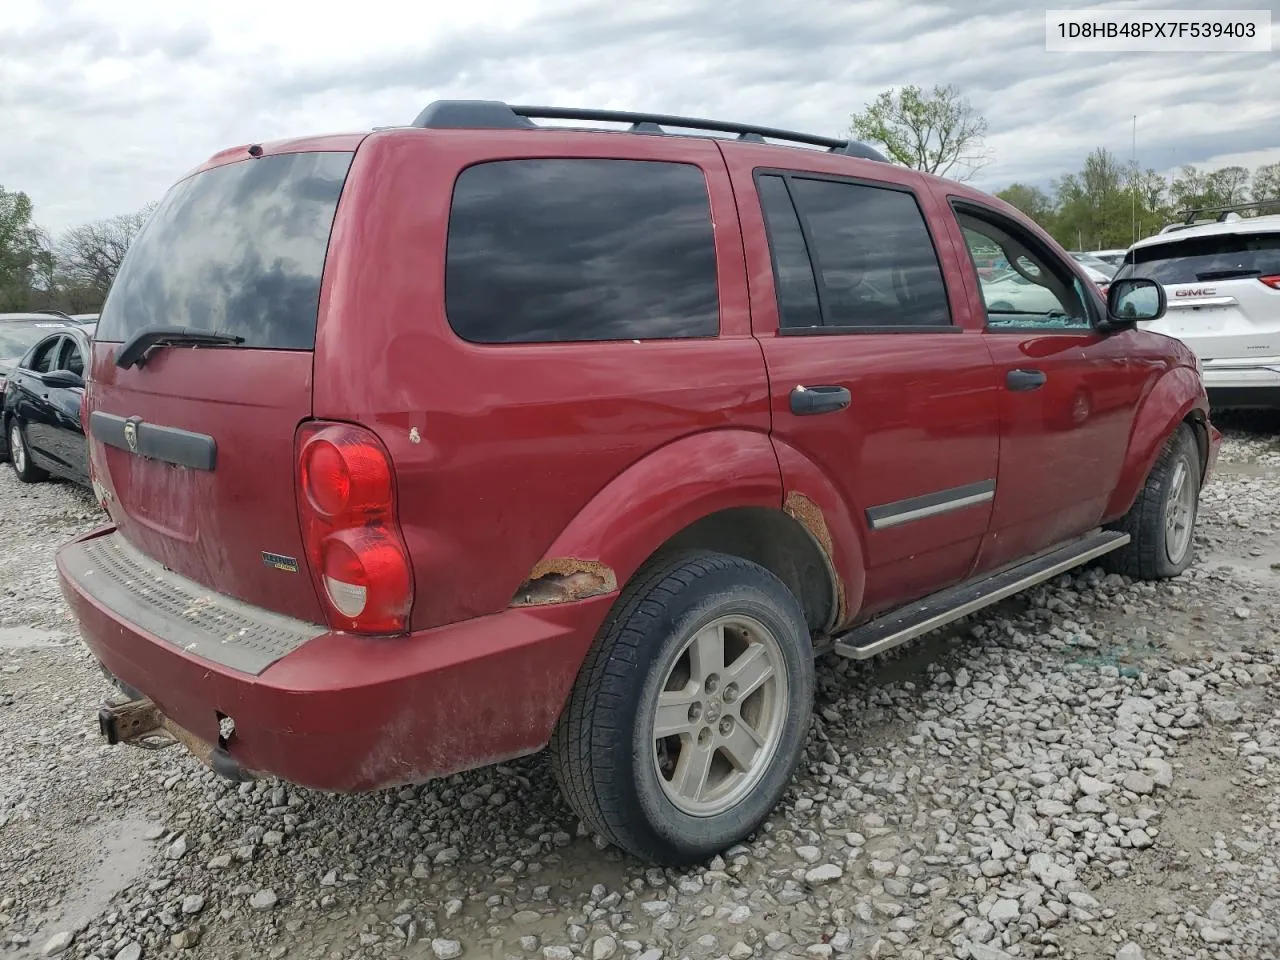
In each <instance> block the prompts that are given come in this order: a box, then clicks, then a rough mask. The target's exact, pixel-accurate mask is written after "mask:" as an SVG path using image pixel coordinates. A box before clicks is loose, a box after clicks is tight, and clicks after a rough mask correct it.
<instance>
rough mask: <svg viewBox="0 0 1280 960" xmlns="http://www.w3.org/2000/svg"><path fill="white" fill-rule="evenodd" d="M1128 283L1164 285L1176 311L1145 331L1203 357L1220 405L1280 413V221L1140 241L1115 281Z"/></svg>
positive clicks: (1214, 226) (1233, 223)
mask: <svg viewBox="0 0 1280 960" xmlns="http://www.w3.org/2000/svg"><path fill="white" fill-rule="evenodd" d="M1124 277H1149V278H1151V279H1152V280H1156V281H1158V282H1159V283H1160V284H1161V285H1163V286H1164V288H1165V292H1166V293H1167V294H1168V297H1169V309H1168V312H1167V313H1166V314H1165V315H1164V316H1163V317H1162V318H1161V319H1159V320H1154V321H1151V322H1150V323H1142V324H1140V326H1143V327H1146V328H1147V329H1150V330H1154V331H1156V332H1157V333H1164V334H1168V335H1169V336H1171V337H1177V338H1178V339H1179V340H1181V341H1183V342H1184V343H1186V345H1187V346H1189V347H1190V348H1191V349H1192V350H1193V351H1194V352H1195V354H1196V356H1197V357H1199V358H1200V367H1201V376H1202V377H1203V378H1204V385H1205V388H1206V389H1207V390H1208V391H1209V400H1210V402H1211V403H1212V404H1213V405H1214V406H1217V407H1272V408H1278V409H1280V215H1272V216H1263V217H1249V218H1240V219H1233V220H1230V221H1226V222H1218V223H1206V224H1200V225H1196V226H1188V227H1178V228H1174V229H1170V230H1166V232H1162V233H1159V234H1157V235H1156V236H1154V237H1148V238H1147V239H1145V240H1139V241H1138V242H1137V243H1135V244H1134V245H1133V246H1132V247H1130V248H1129V252H1128V254H1127V255H1126V256H1125V260H1124V264H1123V265H1122V266H1121V267H1120V270H1119V271H1118V272H1117V273H1116V276H1115V279H1116V280H1120V279H1123V278H1124ZM1113 282H1114V281H1113Z"/></svg>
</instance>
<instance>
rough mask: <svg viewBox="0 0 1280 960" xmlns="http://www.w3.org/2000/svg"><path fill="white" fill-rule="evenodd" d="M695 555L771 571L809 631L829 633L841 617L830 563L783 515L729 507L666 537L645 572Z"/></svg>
mask: <svg viewBox="0 0 1280 960" xmlns="http://www.w3.org/2000/svg"><path fill="white" fill-rule="evenodd" d="M695 552H708V553H718V554H723V555H726V556H732V557H739V558H741V559H743V560H747V561H749V562H751V563H754V564H757V565H758V566H761V567H763V568H764V569H766V570H768V571H769V572H770V573H772V574H773V575H774V576H775V577H777V578H778V579H779V580H781V581H782V583H783V584H784V585H785V586H786V587H787V589H788V590H790V591H791V593H792V594H793V595H794V596H795V598H796V599H797V600H798V601H799V603H800V606H801V608H802V609H803V610H804V614H805V621H806V622H807V623H808V625H809V630H810V632H813V633H816V632H820V631H823V630H826V629H827V628H828V627H830V626H831V625H832V623H833V621H834V620H835V618H836V616H837V613H838V609H839V595H838V591H837V587H836V578H835V573H834V570H833V569H832V566H831V560H830V558H829V557H828V556H827V554H826V552H825V551H824V550H823V548H822V546H821V545H820V544H819V543H818V542H817V540H816V539H815V538H814V536H813V534H811V533H810V531H809V530H808V528H807V527H805V526H804V525H803V524H802V523H801V522H800V521H799V520H797V519H795V518H794V517H793V516H791V515H790V514H789V513H787V512H786V511H784V510H773V509H767V508H763V507H731V508H729V509H726V510H718V511H716V512H715V513H711V514H708V515H707V516H704V517H702V518H701V519H700V520H697V521H695V522H693V523H691V524H689V525H688V526H687V527H685V528H684V529H683V530H681V531H680V532H679V533H677V534H675V535H674V536H672V537H670V538H668V539H667V541H666V542H664V543H663V544H662V545H661V546H660V547H658V549H656V550H655V551H654V552H653V553H652V554H651V555H650V557H649V558H648V560H647V561H646V563H645V564H644V565H642V567H641V569H642V570H643V569H646V568H648V567H649V566H650V565H651V564H653V563H656V562H661V560H662V559H663V558H665V557H671V556H677V555H679V554H682V553H683V554H688V553H695Z"/></svg>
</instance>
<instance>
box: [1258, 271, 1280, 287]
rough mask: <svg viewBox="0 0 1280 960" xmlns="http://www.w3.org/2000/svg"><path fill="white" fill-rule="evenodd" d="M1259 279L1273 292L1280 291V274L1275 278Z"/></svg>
mask: <svg viewBox="0 0 1280 960" xmlns="http://www.w3.org/2000/svg"><path fill="white" fill-rule="evenodd" d="M1258 279H1259V280H1261V281H1262V282H1263V283H1265V284H1266V285H1267V286H1268V287H1270V288H1271V289H1272V290H1280V274H1277V275H1276V276H1274V277H1259V278H1258Z"/></svg>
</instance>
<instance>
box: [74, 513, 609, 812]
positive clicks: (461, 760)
mask: <svg viewBox="0 0 1280 960" xmlns="http://www.w3.org/2000/svg"><path fill="white" fill-rule="evenodd" d="M113 536H119V534H117V533H115V531H114V529H113V528H110V527H108V528H104V529H103V530H99V531H95V532H94V533H91V534H88V535H86V536H84V537H81V538H79V539H77V540H75V541H72V542H71V543H69V544H67V545H66V546H64V547H63V548H62V549H60V550H59V551H58V558H57V561H58V577H59V582H60V585H61V588H62V592H63V594H64V596H65V597H66V599H67V602H68V603H69V604H70V605H71V608H72V611H73V612H74V613H75V616H76V618H77V619H78V620H79V622H80V630H81V634H82V635H83V637H84V640H85V642H86V643H87V644H88V646H89V648H90V649H91V650H92V651H93V653H94V655H95V656H96V657H97V658H98V660H99V661H100V662H101V663H102V665H103V667H104V668H105V669H106V670H107V672H108V673H110V674H111V675H112V676H113V677H115V678H117V679H118V680H119V681H121V682H122V683H123V684H124V685H126V686H127V687H129V688H131V689H132V690H133V691H136V692H138V693H140V694H142V695H144V696H146V697H148V698H150V699H151V700H152V701H154V703H155V704H156V706H157V707H159V709H160V710H161V712H162V713H163V714H164V715H165V716H166V717H168V718H170V719H172V721H173V722H174V723H175V724H177V725H179V726H180V727H181V728H183V729H184V730H186V731H189V732H190V733H191V734H192V735H193V736H194V737H196V738H197V739H198V740H200V741H203V742H204V743H206V744H209V745H210V746H213V745H215V744H216V745H218V746H220V747H221V748H222V752H225V754H226V755H227V756H228V757H229V758H230V759H231V760H232V761H234V763H235V764H237V765H238V766H239V767H240V768H242V769H244V770H248V771H255V772H259V773H264V774H270V775H274V776H277V777H280V778H282V779H285V780H289V781H291V782H293V783H297V784H300V785H302V786H306V787H310V788H313V789H319V790H333V791H343V792H345V791H357V790H371V789H377V788H381V787H390V786H398V785H403V784H411V783H421V782H423V781H425V780H429V779H432V778H434V777H440V776H446V775H448V774H451V773H456V772H458V771H461V770H466V769H471V768H474V767H478V766H483V765H485V764H489V763H494V762H498V761H501V760H505V759H510V758H512V757H516V756H521V755H524V754H528V753H532V752H534V751H536V750H539V749H541V748H542V747H543V746H545V745H546V743H547V742H548V740H549V739H550V736H551V732H552V730H553V729H554V726H555V723H556V721H557V719H558V718H559V715H560V711H561V708H562V707H563V705H564V702H565V700H566V698H567V696H568V693H569V689H570V687H571V686H572V684H573V682H574V680H575V678H576V677H577V673H578V668H579V666H580V665H581V663H582V659H583V657H584V656H585V655H586V652H587V649H588V647H589V646H590V644H591V641H592V639H593V637H594V635H595V631H596V629H597V628H598V626H599V624H600V623H601V622H602V621H603V619H604V616H605V613H606V612H607V610H608V607H609V605H610V603H611V602H612V599H613V598H612V597H611V596H603V597H595V598H592V599H590V600H584V601H579V602H575V603H564V604H556V605H548V606H541V607H527V608H512V609H508V610H504V611H503V612H501V613H497V614H493V615H491V616H487V617H479V618H476V619H473V620H466V621H462V622H460V623H456V624H451V625H449V626H445V627H439V628H436V629H433V630H426V631H422V632H419V633H414V634H411V635H409V636H407V637H399V638H391V639H385V638H383V639H379V638H362V637H357V636H353V635H350V634H342V633H327V632H321V633H320V634H319V635H317V636H315V637H314V638H313V639H309V640H307V641H305V642H304V643H302V644H301V645H300V646H298V647H297V648H296V649H293V650H292V651H291V652H288V653H286V654H285V655H284V656H282V657H280V658H279V659H276V660H274V662H272V663H270V665H269V666H266V667H265V668H264V669H262V670H261V671H260V672H258V673H256V674H255V673H249V672H244V671H242V670H237V669H235V668H232V667H229V666H226V665H224V664H221V663H217V662H214V660H212V659H210V658H208V657H202V656H197V655H195V654H194V653H193V652H192V651H191V650H189V649H187V647H191V646H192V643H190V642H188V640H189V638H190V637H191V636H192V634H191V632H190V630H189V628H184V627H185V622H184V620H183V619H182V614H183V613H184V612H185V611H179V612H178V613H177V614H171V615H168V619H167V621H166V622H167V626H164V627H163V628H161V627H160V626H158V621H157V620H156V619H149V620H148V624H147V626H146V627H144V626H141V625H139V624H137V623H135V622H132V620H130V619H126V618H125V617H123V616H121V614H120V613H119V612H117V610H116V609H113V605H111V604H109V603H106V602H104V601H103V599H102V596H103V595H104V594H103V592H102V591H101V590H99V589H95V590H94V591H93V592H91V590H90V589H89V588H88V587H87V586H86V581H88V580H90V578H91V577H92V576H93V575H94V574H93V571H92V568H91V567H88V566H86V561H85V556H86V553H85V549H84V546H85V545H86V544H88V543H89V542H90V541H92V540H94V539H96V538H98V537H113ZM121 606H123V604H121ZM160 615H161V614H156V616H160ZM264 615H266V616H270V615H269V614H265V611H264ZM320 629H321V628H317V630H320ZM224 717H230V718H231V719H232V720H233V721H234V730H235V732H234V734H233V735H232V736H231V737H230V738H228V739H225V740H222V741H220V740H219V724H220V722H221V720H222V718H224Z"/></svg>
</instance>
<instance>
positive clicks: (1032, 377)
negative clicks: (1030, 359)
mask: <svg viewBox="0 0 1280 960" xmlns="http://www.w3.org/2000/svg"><path fill="white" fill-rule="evenodd" d="M1047 379H1049V378H1048V377H1046V376H1045V375H1044V371H1043V370H1010V371H1009V372H1008V374H1006V375H1005V378H1004V382H1005V386H1007V387H1008V388H1009V389H1010V390H1014V391H1018V392H1021V391H1023V390H1039V389H1040V388H1041V387H1043V386H1044V382H1045V381H1046V380H1047Z"/></svg>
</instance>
